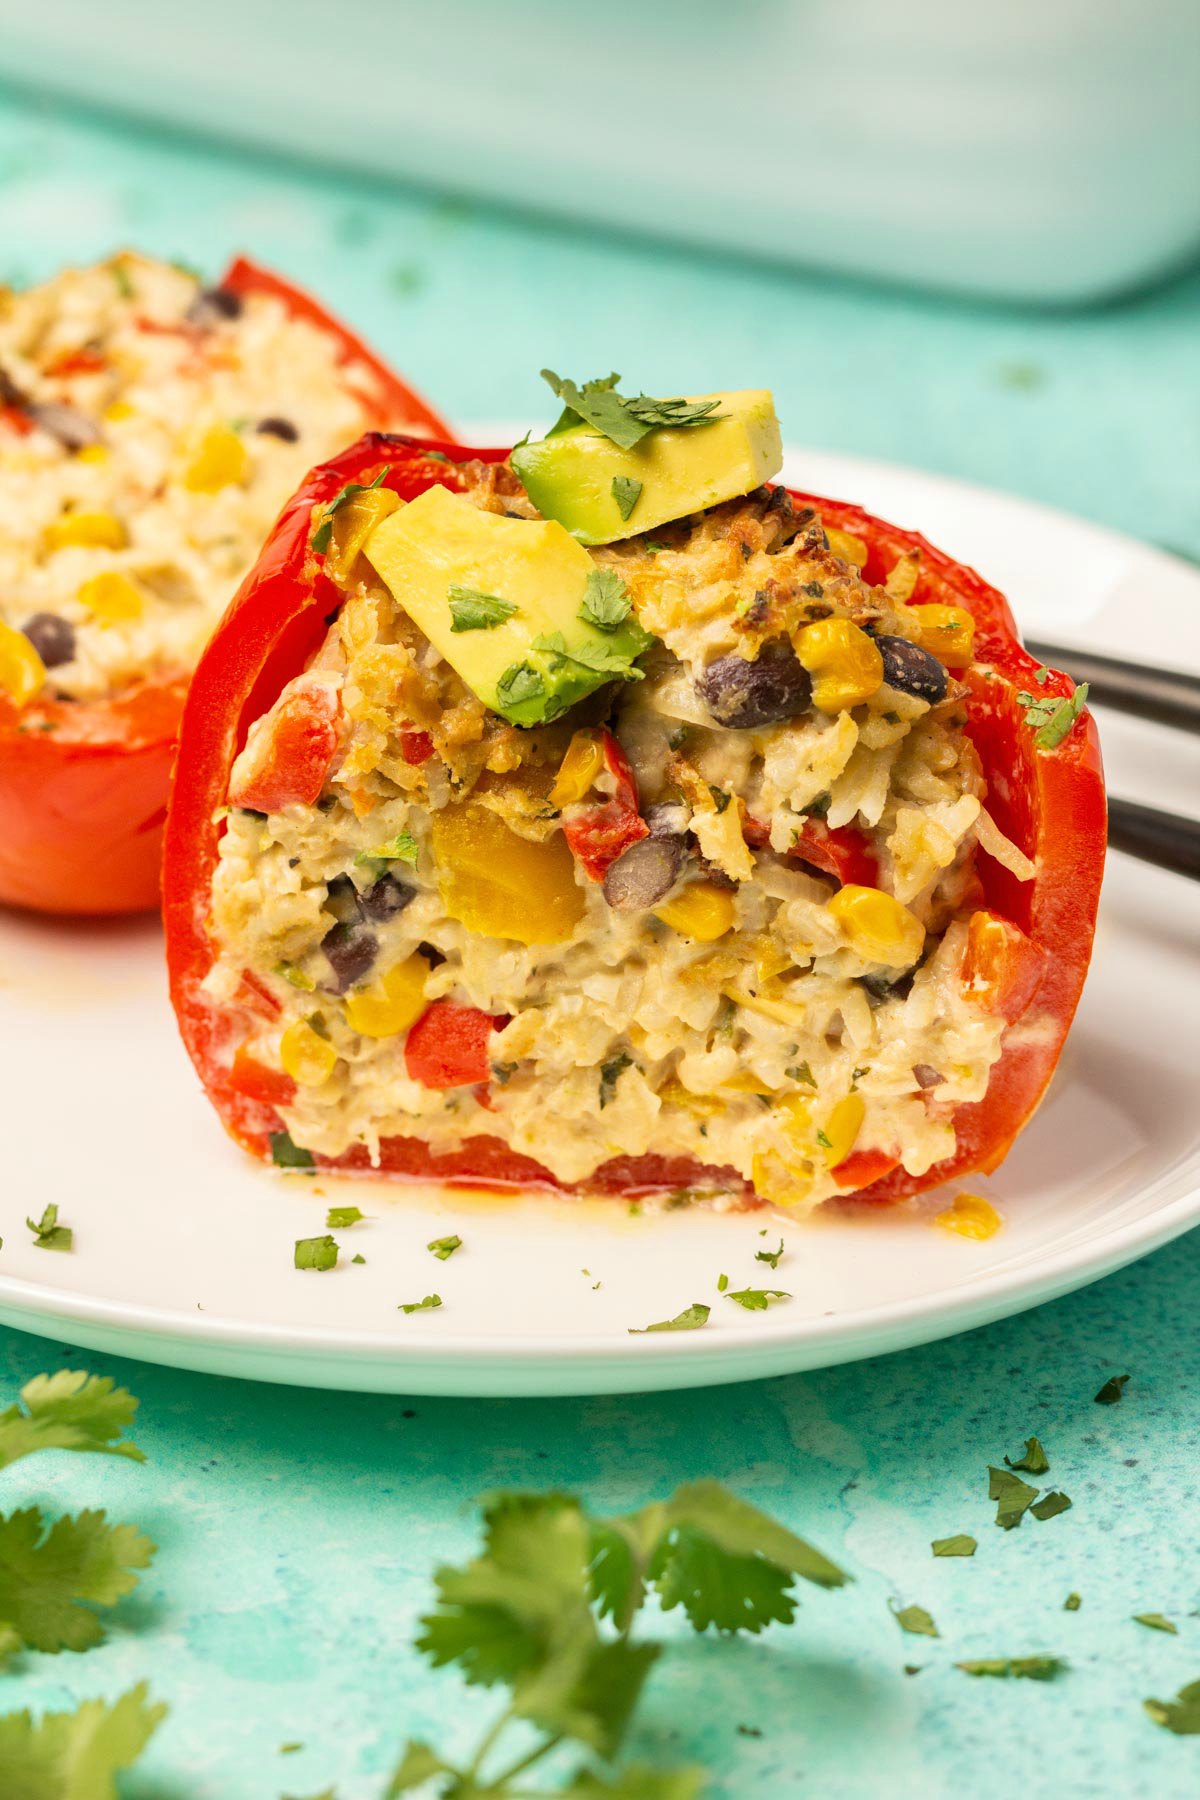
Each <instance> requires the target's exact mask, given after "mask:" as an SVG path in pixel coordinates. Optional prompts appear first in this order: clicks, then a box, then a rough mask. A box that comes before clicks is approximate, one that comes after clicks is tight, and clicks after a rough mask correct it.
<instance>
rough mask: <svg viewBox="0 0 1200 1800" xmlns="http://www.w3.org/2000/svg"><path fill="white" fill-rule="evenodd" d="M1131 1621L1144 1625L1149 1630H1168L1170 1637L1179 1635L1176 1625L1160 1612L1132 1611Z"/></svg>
mask: <svg viewBox="0 0 1200 1800" xmlns="http://www.w3.org/2000/svg"><path fill="white" fill-rule="evenodd" d="M1133 1622H1134V1624H1135V1625H1145V1626H1147V1627H1148V1629H1149V1630H1151V1631H1169V1632H1170V1634H1171V1636H1172V1637H1178V1636H1179V1627H1178V1625H1173V1624H1172V1623H1171V1621H1170V1619H1168V1618H1166V1617H1165V1616H1164V1615H1163V1614H1162V1613H1134V1615H1133Z"/></svg>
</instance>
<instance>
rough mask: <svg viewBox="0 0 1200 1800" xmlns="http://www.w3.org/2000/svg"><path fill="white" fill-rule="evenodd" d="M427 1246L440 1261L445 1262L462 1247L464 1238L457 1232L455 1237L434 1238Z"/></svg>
mask: <svg viewBox="0 0 1200 1800" xmlns="http://www.w3.org/2000/svg"><path fill="white" fill-rule="evenodd" d="M425 1248H426V1249H427V1250H430V1251H432V1253H433V1254H434V1256H436V1257H437V1259H438V1261H439V1262H445V1261H446V1260H447V1258H449V1257H451V1256H453V1255H454V1252H455V1251H456V1250H461V1249H462V1239H461V1238H460V1237H459V1236H458V1234H457V1233H455V1234H454V1236H453V1237H442V1238H433V1239H432V1241H431V1242H430V1243H428V1244H426V1246H425Z"/></svg>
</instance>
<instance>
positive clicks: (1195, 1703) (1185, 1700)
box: [1142, 1681, 1200, 1737]
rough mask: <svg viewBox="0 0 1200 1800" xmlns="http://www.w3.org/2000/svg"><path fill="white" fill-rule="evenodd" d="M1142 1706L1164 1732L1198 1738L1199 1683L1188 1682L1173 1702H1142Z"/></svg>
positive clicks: (1199, 1716)
mask: <svg viewBox="0 0 1200 1800" xmlns="http://www.w3.org/2000/svg"><path fill="white" fill-rule="evenodd" d="M1142 1705H1143V1706H1144V1707H1145V1709H1146V1711H1147V1712H1148V1713H1149V1715H1150V1717H1151V1718H1152V1719H1153V1720H1154V1723H1155V1724H1156V1725H1161V1726H1162V1727H1163V1729H1164V1730H1165V1731H1173V1732H1174V1733H1175V1734H1176V1736H1177V1737H1197V1736H1200V1681H1189V1682H1188V1684H1187V1686H1186V1687H1181V1688H1180V1690H1179V1692H1178V1693H1177V1694H1176V1696H1175V1698H1174V1699H1173V1700H1143V1701H1142Z"/></svg>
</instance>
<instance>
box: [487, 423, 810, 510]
mask: <svg viewBox="0 0 1200 1800" xmlns="http://www.w3.org/2000/svg"><path fill="white" fill-rule="evenodd" d="M686 398H687V400H688V402H689V404H697V403H701V404H702V403H703V402H705V401H709V400H712V401H716V402H718V405H717V407H716V410H715V412H714V414H713V417H712V419H711V420H708V421H706V422H705V423H703V424H701V425H695V426H691V427H689V428H687V429H683V428H680V427H677V426H676V427H664V428H662V429H660V430H656V431H651V432H650V433H649V434H648V435H647V436H645V437H643V438H642V439H641V441H640V442H639V443H637V444H635V446H634V447H633V449H632V450H623V449H622V448H621V447H620V445H619V444H615V443H613V441H612V439H611V438H608V437H605V435H604V434H603V432H600V431H597V430H596V428H595V426H593V425H588V424H586V423H580V424H572V425H567V426H566V427H565V428H564V429H562V430H555V431H552V432H551V433H550V434H549V436H548V437H544V438H541V439H539V440H538V441H537V442H536V443H530V444H520V445H518V447H517V448H516V449H515V450H514V451H513V453H512V466H513V468H514V469H515V470H516V472H517V474H518V475H519V476H520V478H521V480H522V481H523V482H524V484H525V491H526V493H527V494H528V495H529V498H530V499H531V500H532V501H533V504H534V505H535V506H536V507H537V509H538V511H539V512H540V513H542V514H544V515H545V517H546V518H548V519H557V520H558V521H559V523H560V524H562V525H565V526H566V528H567V530H568V531H569V532H570V533H571V535H572V537H575V538H578V540H579V542H580V543H581V544H611V543H614V542H615V541H616V540H617V539H618V538H627V537H633V536H634V535H635V534H637V533H638V532H642V531H653V529H654V528H655V526H656V525H665V524H666V523H667V522H668V521H669V520H671V519H683V518H686V517H687V515H688V514H689V513H694V512H701V511H702V510H703V509H704V508H705V507H706V506H716V505H718V504H719V503H720V502H721V501H722V500H733V499H736V497H737V496H738V495H739V494H748V493H749V492H750V490H751V489H752V488H756V487H758V486H759V485H760V484H761V483H762V482H764V481H769V480H770V479H771V477H772V476H773V475H777V474H778V473H779V470H780V468H781V467H782V466H783V445H782V443H781V441H780V436H779V420H778V419H777V418H776V416H775V402H774V400H773V399H772V397H771V395H770V393H769V391H768V390H767V389H766V388H746V389H744V390H742V391H740V392H738V393H731V394H700V395H688V396H686Z"/></svg>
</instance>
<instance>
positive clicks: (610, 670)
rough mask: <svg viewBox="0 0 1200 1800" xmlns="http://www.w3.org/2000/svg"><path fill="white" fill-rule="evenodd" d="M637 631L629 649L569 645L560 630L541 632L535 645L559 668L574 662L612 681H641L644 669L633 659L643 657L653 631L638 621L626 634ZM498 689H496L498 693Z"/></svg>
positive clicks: (634, 622)
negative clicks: (634, 663) (635, 664)
mask: <svg viewBox="0 0 1200 1800" xmlns="http://www.w3.org/2000/svg"><path fill="white" fill-rule="evenodd" d="M630 634H634V642H633V647H632V648H631V649H629V650H627V651H626V650H616V649H613V648H612V647H611V646H610V645H608V644H571V645H568V643H567V640H566V638H565V637H564V636H563V634H562V632H561V631H552V632H550V633H549V634H546V633H542V634H540V635H539V636H538V637H535V638H534V640H533V648H534V649H535V650H540V651H542V653H543V654H544V655H546V656H550V657H552V658H553V659H554V660H553V663H552V665H551V666H552V667H553V668H555V669H557V668H559V667H560V666H561V665H562V664H563V663H564V662H569V663H575V664H576V666H577V667H578V668H581V669H590V670H591V671H592V673H593V674H595V675H607V676H608V677H609V679H610V680H612V681H641V680H642V679H643V675H642V671H641V670H640V669H635V668H634V666H633V658H634V657H635V656H640V655H641V653H642V651H643V650H644V649H645V648H646V646H647V645H648V644H649V643H650V641H651V639H650V634H649V632H647V631H643V630H642V627H641V626H640V625H639V624H638V623H637V622H636V620H633V621H631V622H630V623H629V624H628V625H627V626H626V636H627V637H628V636H630ZM498 691H499V689H497V692H498Z"/></svg>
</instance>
